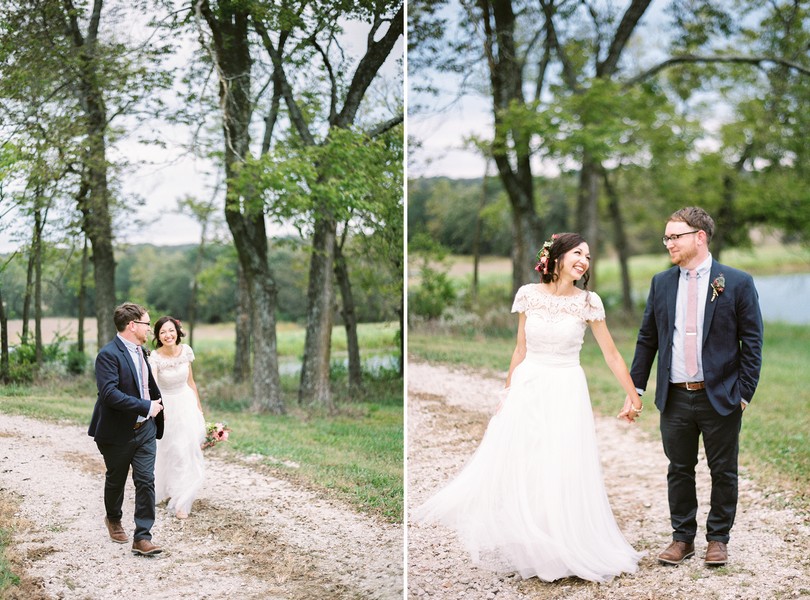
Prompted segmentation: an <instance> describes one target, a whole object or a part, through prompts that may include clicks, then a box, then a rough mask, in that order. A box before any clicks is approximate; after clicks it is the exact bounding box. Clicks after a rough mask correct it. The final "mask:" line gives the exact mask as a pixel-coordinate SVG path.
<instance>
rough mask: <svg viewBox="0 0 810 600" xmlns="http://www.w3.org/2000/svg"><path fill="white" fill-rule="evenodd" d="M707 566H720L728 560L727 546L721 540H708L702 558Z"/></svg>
mask: <svg viewBox="0 0 810 600" xmlns="http://www.w3.org/2000/svg"><path fill="white" fill-rule="evenodd" d="M704 562H705V563H706V566H707V567H721V566H723V565H724V564H726V563H727V562H728V548H727V547H726V545H725V544H724V543H723V542H717V541H710V542H709V547H708V548H706V558H705V559H704Z"/></svg>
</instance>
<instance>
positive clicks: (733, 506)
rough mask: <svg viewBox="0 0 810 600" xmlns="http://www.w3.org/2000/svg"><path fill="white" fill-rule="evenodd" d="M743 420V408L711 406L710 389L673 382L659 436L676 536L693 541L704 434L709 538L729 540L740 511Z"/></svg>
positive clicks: (721, 540) (673, 529) (707, 536)
mask: <svg viewBox="0 0 810 600" xmlns="http://www.w3.org/2000/svg"><path fill="white" fill-rule="evenodd" d="M741 425H742V409H738V410H735V411H734V412H733V413H731V414H730V415H728V416H725V417H723V416H720V415H719V414H717V412H716V411H715V410H714V408H712V405H711V403H710V402H709V398H708V396H707V395H706V390H697V391H694V392H690V391H689V390H685V389H682V388H677V387H674V386H669V395H668V397H667V405H666V409H665V410H664V412H663V413H662V414H661V440H662V441H663V444H664V453H665V454H666V456H667V458H668V459H669V471H668V472H667V490H668V493H669V514H670V518H671V520H672V531H673V534H672V538H673V539H674V540H678V541H682V542H690V543H691V542H693V541H694V539H695V535H696V533H697V518H696V517H697V507H698V501H697V492H696V490H695V465H697V461H698V441H699V438H700V436H701V435H702V436H703V447H704V449H705V450H706V460H707V462H708V464H709V471H710V472H711V476H712V494H711V507H710V509H709V517H708V519H707V520H706V539H707V540H709V541H712V540H714V541H719V542H724V543H728V540H729V537H730V532H731V526H732V525H733V524H734V517H735V515H736V513H737V454H738V451H739V447H740V427H741Z"/></svg>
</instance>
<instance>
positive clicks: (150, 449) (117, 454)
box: [87, 302, 163, 555]
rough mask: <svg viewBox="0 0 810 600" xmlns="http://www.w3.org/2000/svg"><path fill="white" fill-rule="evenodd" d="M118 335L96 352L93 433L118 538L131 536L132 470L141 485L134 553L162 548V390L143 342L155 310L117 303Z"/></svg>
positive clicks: (111, 527)
mask: <svg viewBox="0 0 810 600" xmlns="http://www.w3.org/2000/svg"><path fill="white" fill-rule="evenodd" d="M113 320H114V321H115V328H116V329H117V330H118V335H117V336H115V338H114V339H113V340H112V341H111V342H110V343H108V344H107V345H106V346H104V347H103V348H102V349H101V350H100V351H99V353H98V356H97V357H96V385H97V387H98V399H97V400H96V405H95V408H94V409H93V417H92V419H91V420H90V428H89V429H88V432H87V433H88V434H89V435H91V436H93V439H94V440H95V442H96V445H97V446H98V449H99V452H101V455H102V456H103V457H104V464H105V466H106V467H107V473H106V475H105V479H104V508H105V510H106V512H107V516H106V517H105V518H104V523H105V524H106V525H107V532H108V533H109V535H110V539H112V541H114V542H117V543H119V544H126V543H127V542H128V541H129V538H128V537H127V534H126V532H125V531H124V528H123V526H122V525H121V517H122V514H123V513H122V506H123V503H124V487H125V486H126V482H127V475H128V474H129V469H130V467H132V481H133V482H134V484H135V534H134V536H133V543H132V552H133V554H141V555H153V554H158V553H160V552H161V551H162V548H161V547H160V546H157V545H155V544H153V543H152V533H151V529H152V525H154V523H155V456H156V453H157V444H156V442H155V440H156V439H160V438H161V437H162V436H163V412H162V410H163V404H162V403H161V401H160V390H159V389H158V386H157V383H155V379H154V378H153V377H152V371H151V370H150V369H149V361H147V360H146V352H145V351H144V348H143V344H145V343H146V340H147V337H148V335H149V331H150V324H149V313H147V312H146V309H145V308H143V307H142V306H138V305H137V304H132V303H131V302H125V303H124V304H122V305H120V306H118V307H116V309H115V313H114V315H113Z"/></svg>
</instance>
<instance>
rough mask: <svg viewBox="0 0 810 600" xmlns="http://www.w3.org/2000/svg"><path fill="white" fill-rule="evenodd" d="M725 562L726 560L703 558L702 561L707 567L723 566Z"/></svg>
mask: <svg viewBox="0 0 810 600" xmlns="http://www.w3.org/2000/svg"><path fill="white" fill-rule="evenodd" d="M727 562H728V561H727V560H724V561H722V562H721V561H719V560H705V561H703V564H705V565H706V566H707V567H724V566H726V563H727Z"/></svg>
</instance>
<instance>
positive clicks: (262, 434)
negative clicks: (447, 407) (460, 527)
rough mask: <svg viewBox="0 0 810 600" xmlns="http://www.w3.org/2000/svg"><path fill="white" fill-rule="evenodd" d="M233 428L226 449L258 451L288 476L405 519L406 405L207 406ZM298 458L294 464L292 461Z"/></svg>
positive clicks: (211, 417)
mask: <svg viewBox="0 0 810 600" xmlns="http://www.w3.org/2000/svg"><path fill="white" fill-rule="evenodd" d="M207 417H208V419H209V420H212V421H227V422H228V425H229V426H230V427H231V428H232V430H233V431H232V433H231V437H230V439H229V441H228V443H227V444H225V446H224V449H226V450H228V451H230V452H238V453H240V454H245V455H255V454H258V455H260V456H262V457H263V459H264V460H263V464H265V465H268V466H270V467H271V468H272V469H273V470H275V471H278V472H280V473H283V474H284V475H285V476H287V477H288V478H293V479H295V480H298V481H301V482H304V483H306V484H308V485H310V486H314V487H316V488H318V489H323V490H328V491H330V492H334V493H337V494H338V495H339V496H341V497H342V498H344V499H346V500H347V501H350V502H351V503H352V504H354V505H355V506H357V507H358V508H359V509H360V510H362V511H365V512H368V513H374V514H380V515H382V516H384V517H385V518H386V519H387V520H389V521H391V522H399V521H401V519H402V500H403V470H402V459H403V422H402V408H401V406H400V407H396V406H382V405H376V404H371V403H364V404H360V405H351V406H350V407H349V408H346V409H345V410H344V412H343V414H338V415H337V416H327V415H317V414H309V413H304V412H302V411H298V410H292V411H290V414H288V415H285V416H272V415H255V414H249V413H244V412H228V411H221V410H214V411H209V412H208V413H207ZM290 463H294V464H295V466H290Z"/></svg>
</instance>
